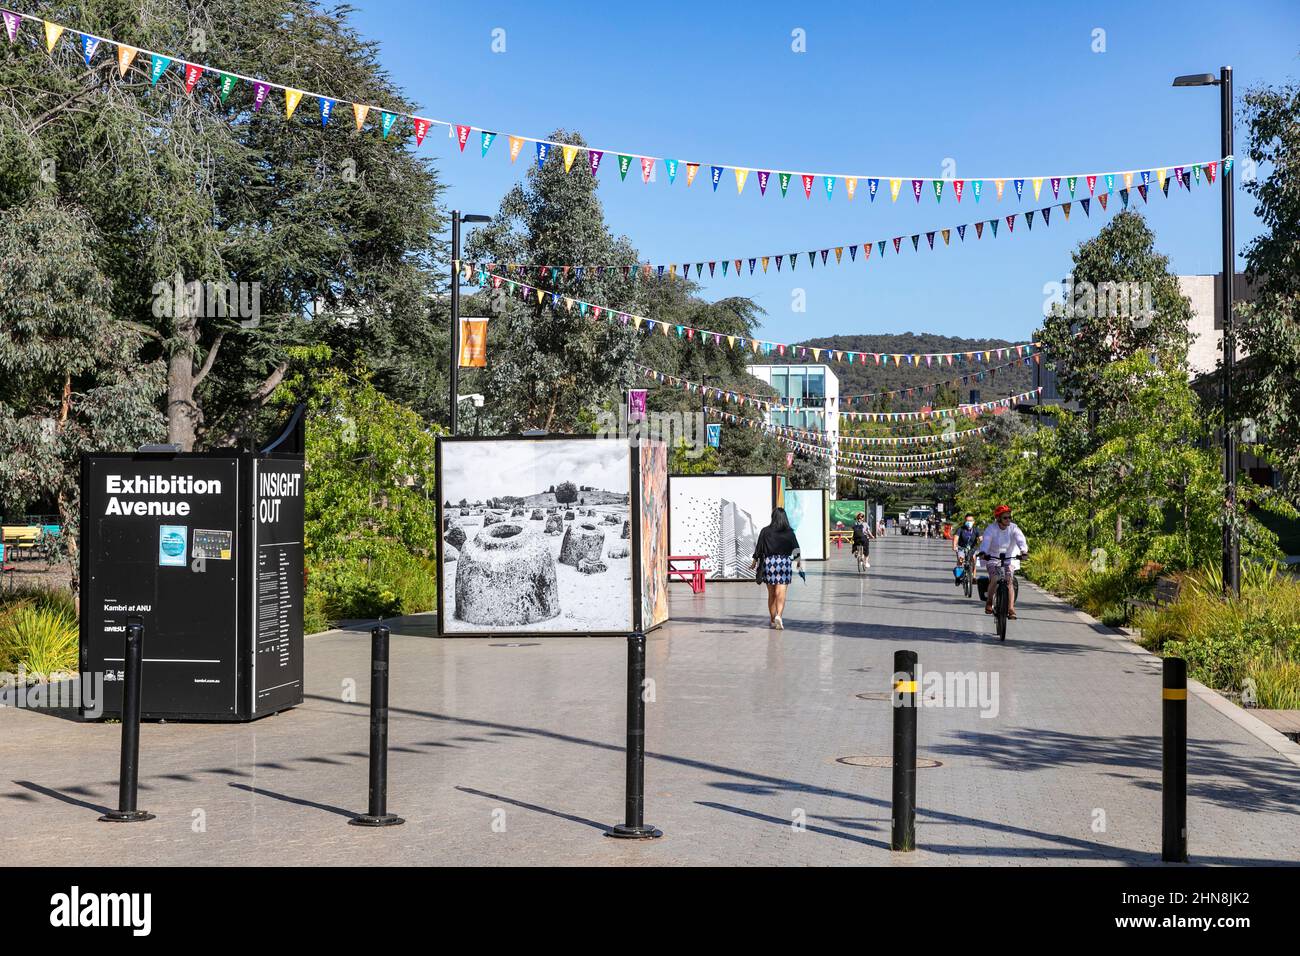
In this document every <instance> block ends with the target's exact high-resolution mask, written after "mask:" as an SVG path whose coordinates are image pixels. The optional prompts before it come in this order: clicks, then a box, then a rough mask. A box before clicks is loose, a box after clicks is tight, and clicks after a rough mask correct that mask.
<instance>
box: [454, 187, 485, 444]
mask: <svg viewBox="0 0 1300 956" xmlns="http://www.w3.org/2000/svg"><path fill="white" fill-rule="evenodd" d="M491 221H492V220H491V219H490V218H489V217H487V216H475V215H461V212H460V210H459V209H453V210H452V211H451V396H450V399H451V414H450V416H449V417H448V426H449V429H448V430H449V433H450V434H451V435H455V434H456V412H457V408H458V406H459V405H460V402H459V400H458V399H457V396H456V392H457V391H458V390H459V389H460V224H461V223H463V222H491Z"/></svg>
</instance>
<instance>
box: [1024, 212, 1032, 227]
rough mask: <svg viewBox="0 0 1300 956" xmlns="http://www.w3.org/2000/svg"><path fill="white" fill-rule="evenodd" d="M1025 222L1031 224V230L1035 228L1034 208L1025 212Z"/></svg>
mask: <svg viewBox="0 0 1300 956" xmlns="http://www.w3.org/2000/svg"><path fill="white" fill-rule="evenodd" d="M1025 222H1026V223H1028V224H1029V228H1030V230H1032V229H1033V228H1034V211H1033V210H1032V209H1031V210H1029V211H1028V212H1027V213H1025Z"/></svg>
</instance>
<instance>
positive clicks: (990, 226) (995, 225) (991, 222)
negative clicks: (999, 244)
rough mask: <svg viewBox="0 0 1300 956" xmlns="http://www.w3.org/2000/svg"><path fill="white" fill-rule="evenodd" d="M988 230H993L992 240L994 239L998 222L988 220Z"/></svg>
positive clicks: (996, 234) (996, 235)
mask: <svg viewBox="0 0 1300 956" xmlns="http://www.w3.org/2000/svg"><path fill="white" fill-rule="evenodd" d="M989 228H990V229H992V230H993V238H994V239H996V238H997V237H998V221H997V220H996V219H990V220H989Z"/></svg>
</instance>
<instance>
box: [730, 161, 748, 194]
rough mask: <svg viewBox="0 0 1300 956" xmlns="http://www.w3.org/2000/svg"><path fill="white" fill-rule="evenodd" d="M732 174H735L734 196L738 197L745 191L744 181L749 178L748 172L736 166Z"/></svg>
mask: <svg viewBox="0 0 1300 956" xmlns="http://www.w3.org/2000/svg"><path fill="white" fill-rule="evenodd" d="M732 172H734V173H735V174H736V195H737V196H739V195H740V194H741V193H743V192H744V191H745V180H746V179H748V178H749V170H748V169H741V168H740V167H739V166H737V167H736V168H735V169H734V170H732Z"/></svg>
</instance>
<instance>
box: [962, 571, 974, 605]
mask: <svg viewBox="0 0 1300 956" xmlns="http://www.w3.org/2000/svg"><path fill="white" fill-rule="evenodd" d="M973 577H975V575H974V574H973V573H972V572H971V569H970V565H969V564H968V565H966V571H965V572H964V573H963V574H962V578H963V579H964V580H963V582H962V586H963V587H965V589H966V596H967V597H970V592H971V588H972V587H973V586H974V585H972V583H971V578H973Z"/></svg>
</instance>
